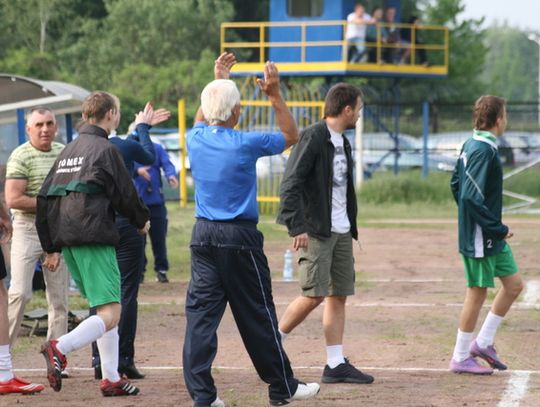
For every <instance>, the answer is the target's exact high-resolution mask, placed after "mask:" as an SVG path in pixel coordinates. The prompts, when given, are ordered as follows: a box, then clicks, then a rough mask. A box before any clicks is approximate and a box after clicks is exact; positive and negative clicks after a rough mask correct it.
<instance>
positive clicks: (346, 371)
mask: <svg viewBox="0 0 540 407" xmlns="http://www.w3.org/2000/svg"><path fill="white" fill-rule="evenodd" d="M321 380H322V382H323V383H359V384H370V383H373V380H375V379H374V378H373V376H370V375H368V374H365V373H362V372H361V371H360V370H358V369H357V368H355V367H354V366H353V365H351V364H350V363H349V360H348V359H345V363H341V364H339V365H337V366H336V367H335V368H333V369H330V366H328V365H326V366H325V367H324V371H323V375H322V379H321Z"/></svg>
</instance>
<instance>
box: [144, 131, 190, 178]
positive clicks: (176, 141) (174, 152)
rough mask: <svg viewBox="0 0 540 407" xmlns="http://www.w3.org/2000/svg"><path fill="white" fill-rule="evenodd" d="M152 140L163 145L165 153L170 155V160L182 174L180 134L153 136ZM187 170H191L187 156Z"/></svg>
mask: <svg viewBox="0 0 540 407" xmlns="http://www.w3.org/2000/svg"><path fill="white" fill-rule="evenodd" d="M150 137H151V139H152V141H153V142H154V143H158V144H161V145H162V146H163V148H164V149H165V151H167V153H168V154H169V159H170V160H171V162H172V163H173V165H174V166H175V167H176V170H177V171H178V172H180V167H181V166H180V136H179V134H178V133H166V134H151V136H150ZM185 163H186V168H187V169H189V168H190V166H189V159H188V156H187V154H186V161H185Z"/></svg>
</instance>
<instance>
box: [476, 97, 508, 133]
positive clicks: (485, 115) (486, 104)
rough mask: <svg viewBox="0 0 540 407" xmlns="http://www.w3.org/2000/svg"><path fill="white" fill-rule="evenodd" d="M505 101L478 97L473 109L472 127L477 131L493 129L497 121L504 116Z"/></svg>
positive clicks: (496, 98) (499, 98) (497, 98)
mask: <svg viewBox="0 0 540 407" xmlns="http://www.w3.org/2000/svg"><path fill="white" fill-rule="evenodd" d="M505 106H506V100H505V99H503V98H501V97H498V96H491V95H484V96H480V97H479V98H478V100H477V101H476V103H475V104H474V108H473V126H474V128H475V129H477V130H489V129H492V128H493V127H495V124H496V123H497V119H499V118H501V117H502V116H503V114H504V108H505Z"/></svg>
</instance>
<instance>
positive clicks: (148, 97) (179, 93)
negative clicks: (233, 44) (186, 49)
mask: <svg viewBox="0 0 540 407" xmlns="http://www.w3.org/2000/svg"><path fill="white" fill-rule="evenodd" d="M214 59H215V54H214V53H213V52H211V51H209V50H206V51H204V52H203V53H202V55H201V58H200V59H198V60H183V61H179V60H176V61H170V62H169V63H167V64H165V65H162V66H159V67H155V66H151V65H148V64H144V63H141V64H133V65H126V66H125V67H124V69H122V70H121V71H119V72H117V73H115V74H114V75H113V78H112V85H111V87H110V89H109V90H110V91H111V92H113V93H114V94H116V95H117V96H118V97H119V98H120V100H121V101H122V121H121V126H120V129H121V130H122V131H125V130H126V129H127V127H128V125H129V123H130V122H131V121H133V117H134V113H135V112H138V111H139V110H141V109H142V107H143V104H144V103H145V102H146V101H151V102H152V103H153V104H154V106H155V107H165V108H167V109H169V110H171V112H173V117H172V118H171V119H170V120H169V121H168V122H167V123H165V124H164V126H167V127H176V126H177V125H178V116H177V115H176V111H177V101H178V99H185V100H186V108H187V123H188V126H190V125H191V123H192V121H193V117H194V116H195V112H196V110H197V108H198V106H199V97H200V93H201V91H202V89H203V87H204V86H205V85H206V84H207V83H208V82H209V81H210V80H212V79H213V66H214V63H213V62H214Z"/></svg>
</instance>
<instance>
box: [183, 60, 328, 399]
mask: <svg viewBox="0 0 540 407" xmlns="http://www.w3.org/2000/svg"><path fill="white" fill-rule="evenodd" d="M235 62H236V59H235V57H234V55H232V54H229V53H224V54H222V55H221V56H220V57H219V58H218V59H217V60H216V63H215V66H214V76H215V78H216V80H214V81H212V82H210V83H209V84H208V85H206V87H205V88H204V90H203V91H202V94H201V109H199V112H198V113H197V116H196V119H195V120H196V123H195V126H194V127H193V129H192V130H191V131H190V132H189V133H188V137H187V144H188V154H189V161H190V164H191V174H192V176H193V180H194V183H195V207H196V214H195V217H196V218H197V221H196V222H195V225H194V227H193V233H192V239H191V245H190V248H191V280H190V282H189V287H188V292H187V295H186V319H187V324H186V334H185V340H184V350H183V372H184V380H185V382H186V386H187V389H188V391H189V394H190V396H191V398H192V399H193V401H194V405H195V406H210V407H223V406H224V405H225V404H224V402H223V401H222V400H220V399H219V398H218V396H217V390H216V386H215V384H214V380H213V378H212V372H211V370H212V362H213V360H214V357H215V355H216V352H217V334H216V331H217V328H218V326H219V323H220V321H221V318H222V316H223V313H224V312H225V308H226V306H227V303H228V304H229V306H230V308H231V311H232V313H233V315H234V319H235V321H236V324H237V326H238V330H239V331H240V335H241V336H242V340H243V343H244V345H245V347H246V350H247V352H248V353H249V356H250V357H251V360H252V362H253V365H254V366H255V369H256V370H257V373H258V374H259V377H260V378H261V379H262V380H263V381H265V382H266V383H268V393H269V397H270V404H272V405H284V404H287V403H289V402H290V401H293V400H305V399H309V398H311V397H313V396H315V395H316V394H317V393H318V391H319V385H318V384H317V383H309V384H304V383H300V382H299V381H298V380H297V379H296V378H295V377H294V375H293V372H292V369H291V365H290V362H289V359H288V357H287V354H286V353H285V350H284V349H283V346H282V343H281V336H280V334H279V331H278V325H277V317H276V310H275V306H274V301H273V299H272V283H271V277H270V270H269V268H268V261H267V259H266V256H265V254H264V252H263V235H262V234H261V232H259V231H258V230H257V222H258V218H259V216H258V207H257V177H256V168H255V165H256V162H257V159H258V158H259V157H262V156H266V155H273V154H278V153H281V152H282V151H283V150H284V149H285V148H287V147H289V146H291V145H292V144H294V143H296V142H297V141H298V130H297V128H296V123H295V121H294V118H293V117H292V115H291V113H290V111H289V109H288V108H287V105H286V104H285V101H284V100H283V98H282V96H281V93H280V90H279V75H278V72H277V69H276V67H275V65H274V64H273V63H271V62H267V63H266V66H265V71H264V80H260V79H259V86H260V87H261V90H262V91H263V92H264V93H265V94H266V95H268V98H269V100H270V103H271V105H272V107H273V110H274V112H275V115H276V121H277V123H278V125H279V127H280V129H281V133H262V132H242V131H237V130H235V129H234V127H235V125H236V124H237V123H238V119H239V117H240V92H239V91H238V88H237V87H236V84H235V83H234V82H233V81H231V80H228V78H229V72H230V68H231V67H232V65H233V64H234V63H235Z"/></svg>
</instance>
